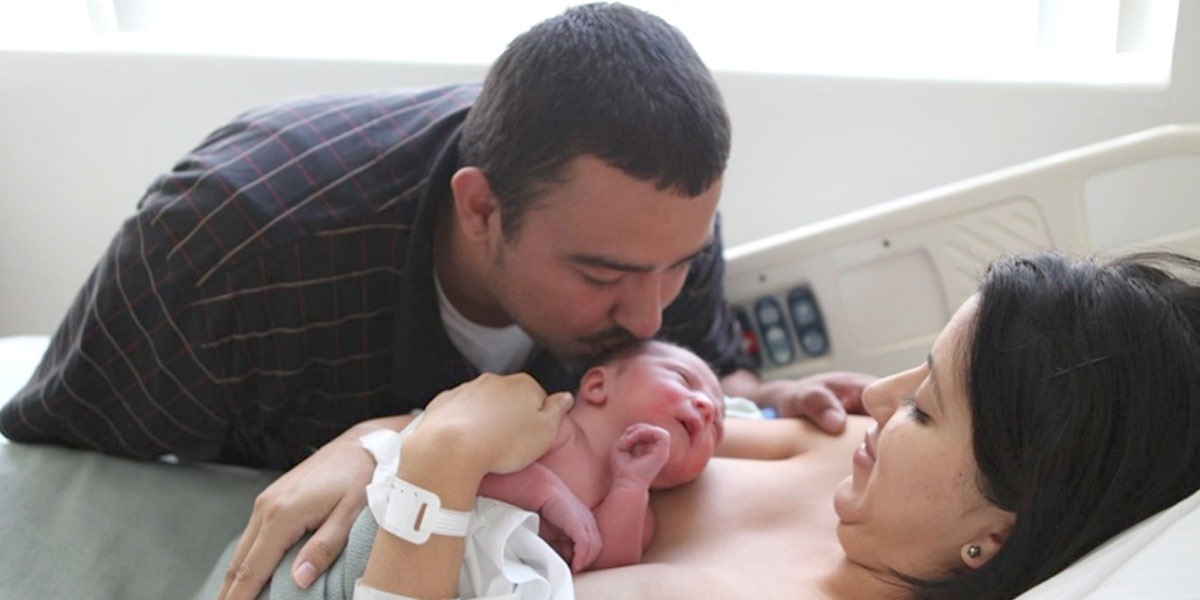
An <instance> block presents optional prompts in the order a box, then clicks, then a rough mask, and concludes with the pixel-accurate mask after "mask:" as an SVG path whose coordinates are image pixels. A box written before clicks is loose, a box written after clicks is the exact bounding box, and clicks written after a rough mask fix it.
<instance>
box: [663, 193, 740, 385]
mask: <svg viewBox="0 0 1200 600" xmlns="http://www.w3.org/2000/svg"><path fill="white" fill-rule="evenodd" d="M723 252H724V248H723V246H722V244H721V220H720V215H718V216H717V219H716V223H715V225H714V229H713V239H712V242H711V243H710V244H709V245H708V246H707V247H705V248H704V251H703V252H701V253H700V255H699V256H697V257H696V260H695V261H694V262H693V263H692V266H691V269H689V270H688V276H687V280H686V281H685V282H684V284H683V290H682V291H681V292H680V293H679V297H678V298H676V299H675V301H674V302H672V303H671V305H670V306H668V307H667V309H666V310H665V311H664V312H663V326H662V329H661V331H660V332H659V337H661V338H663V339H666V340H668V341H671V342H675V343H677V344H680V345H682V346H686V347H688V348H691V349H692V350H693V351H694V352H696V354H698V355H700V357H701V358H703V359H704V360H705V361H707V362H708V363H709V364H710V365H712V367H713V368H714V369H715V370H716V371H717V374H718V375H720V376H722V377H723V376H725V375H728V374H729V373H732V372H733V371H736V370H738V369H749V370H754V366H753V364H754V363H753V362H752V361H751V359H750V357H749V356H748V355H746V354H745V353H744V352H743V351H742V344H741V336H740V335H739V333H738V329H737V321H736V319H735V318H734V316H733V310H732V309H731V308H730V307H729V304H727V303H726V302H725V259H724V256H723Z"/></svg>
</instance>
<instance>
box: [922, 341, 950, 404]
mask: <svg viewBox="0 0 1200 600" xmlns="http://www.w3.org/2000/svg"><path fill="white" fill-rule="evenodd" d="M925 364H927V365H929V379H930V380H932V381H933V399H934V400H937V406H938V412H940V413H942V414H943V415H944V414H946V407H945V405H943V404H942V384H940V383H938V377H937V372H936V371H934V370H933V353H932V352H931V353H929V354H926V355H925Z"/></svg>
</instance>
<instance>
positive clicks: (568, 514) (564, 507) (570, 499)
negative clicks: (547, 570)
mask: <svg viewBox="0 0 1200 600" xmlns="http://www.w3.org/2000/svg"><path fill="white" fill-rule="evenodd" d="M539 512H540V514H541V516H542V518H543V519H545V520H546V522H547V523H549V524H550V525H552V526H553V528H557V529H559V530H561V531H562V532H563V533H564V534H566V536H567V537H568V538H570V545H567V544H561V545H558V544H552V545H553V546H554V547H555V550H557V551H558V553H559V554H560V555H562V557H563V559H564V560H566V561H568V562H570V563H571V571H572V572H573V573H580V572H582V571H583V570H584V569H586V568H587V567H588V566H589V565H591V564H592V563H593V562H595V560H596V557H597V556H600V548H601V547H602V545H603V541H602V540H601V539H600V528H599V527H597V526H596V517H595V515H593V514H592V509H590V508H588V507H587V506H584V504H583V502H580V501H579V498H578V497H576V496H575V494H572V493H569V492H568V493H565V494H555V495H554V496H552V497H551V498H550V500H549V501H547V502H546V504H544V505H543V506H542V510H541V511H539ZM564 546H565V547H564Z"/></svg>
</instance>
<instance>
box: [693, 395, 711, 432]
mask: <svg viewBox="0 0 1200 600" xmlns="http://www.w3.org/2000/svg"><path fill="white" fill-rule="evenodd" d="M692 407H693V408H695V409H696V412H698V413H700V418H701V419H704V424H705V425H708V424H709V423H712V422H713V419H715V418H716V413H717V407H716V406H714V405H713V401H712V399H710V398H709V397H708V396H696V397H694V398H692Z"/></svg>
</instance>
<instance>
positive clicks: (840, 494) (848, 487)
mask: <svg viewBox="0 0 1200 600" xmlns="http://www.w3.org/2000/svg"><path fill="white" fill-rule="evenodd" d="M857 497H858V494H857V493H855V491H854V476H853V475H850V476H847V477H846V478H845V479H843V480H842V481H841V483H839V484H838V485H837V487H836V488H834V490H833V511H834V512H835V513H837V516H838V520H839V521H842V522H845V521H846V516H847V514H848V513H849V512H850V508H851V506H852V505H853V504H854V501H855V500H856V498H857Z"/></svg>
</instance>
